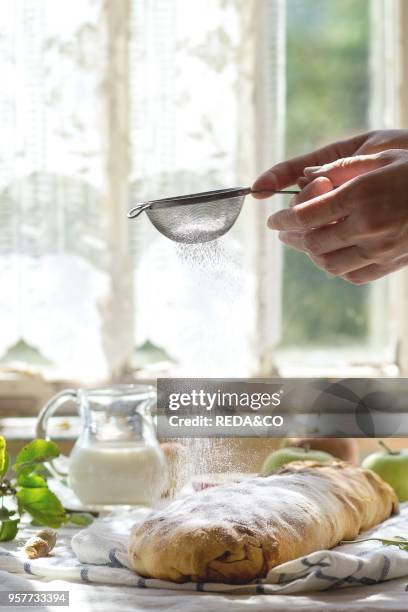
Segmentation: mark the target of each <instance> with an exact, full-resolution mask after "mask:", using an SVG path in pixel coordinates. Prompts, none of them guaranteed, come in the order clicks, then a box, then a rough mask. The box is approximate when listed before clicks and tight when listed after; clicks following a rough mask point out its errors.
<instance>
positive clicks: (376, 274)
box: [342, 257, 408, 285]
mask: <svg viewBox="0 0 408 612" xmlns="http://www.w3.org/2000/svg"><path fill="white" fill-rule="evenodd" d="M407 264H408V257H406V258H405V259H401V260H399V261H398V262H393V263H392V264H386V265H381V264H370V265H368V266H365V267H364V268H359V269H358V270H353V271H352V272H348V273H346V274H344V275H343V276H342V278H343V279H344V280H346V281H348V282H349V283H352V284H353V285H364V284H365V283H369V282H371V281H375V280H378V279H379V278H382V277H383V276H386V275H387V274H390V273H391V272H395V271H396V270H399V269H401V268H403V267H404V266H406V265H407Z"/></svg>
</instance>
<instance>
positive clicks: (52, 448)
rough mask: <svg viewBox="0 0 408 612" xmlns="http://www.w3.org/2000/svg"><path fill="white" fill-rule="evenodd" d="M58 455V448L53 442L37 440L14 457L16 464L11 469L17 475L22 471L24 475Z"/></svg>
mask: <svg viewBox="0 0 408 612" xmlns="http://www.w3.org/2000/svg"><path fill="white" fill-rule="evenodd" d="M59 454H60V451H59V448H58V446H57V444H55V442H52V441H51V440H43V439H41V438H37V439H36V440H33V441H32V442H29V443H28V444H26V445H25V446H24V447H23V448H22V449H21V451H20V452H19V453H18V455H17V457H16V462H15V464H14V465H13V469H14V470H15V471H16V472H17V473H19V472H20V471H21V470H24V472H25V473H30V472H32V471H33V470H34V469H35V468H36V467H37V465H38V464H39V463H44V461H50V460H51V459H55V457H58V456H59Z"/></svg>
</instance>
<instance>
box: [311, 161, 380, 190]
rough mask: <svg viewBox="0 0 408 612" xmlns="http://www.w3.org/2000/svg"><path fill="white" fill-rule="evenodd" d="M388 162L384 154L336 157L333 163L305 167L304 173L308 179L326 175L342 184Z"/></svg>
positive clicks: (334, 183) (335, 183) (337, 183)
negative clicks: (317, 166) (316, 166)
mask: <svg viewBox="0 0 408 612" xmlns="http://www.w3.org/2000/svg"><path fill="white" fill-rule="evenodd" d="M387 163H389V162H388V160H387V158H386V157H385V156H384V155H382V154H374V155H358V156H355V157H345V158H341V159H336V161H334V162H333V163H331V164H325V165H323V166H320V167H319V168H305V169H304V175H305V177H306V180H313V179H315V178H317V177H318V176H326V177H327V178H329V179H330V180H331V182H332V183H333V185H336V186H338V185H342V184H343V183H345V182H346V181H349V180H351V179H353V178H356V177H357V176H360V175H361V174H365V173H366V172H372V171H373V170H377V169H378V168H381V167H382V166H385V165H386V164H387Z"/></svg>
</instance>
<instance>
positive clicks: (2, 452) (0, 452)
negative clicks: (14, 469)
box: [0, 436, 6, 477]
mask: <svg viewBox="0 0 408 612" xmlns="http://www.w3.org/2000/svg"><path fill="white" fill-rule="evenodd" d="M5 465H6V440H5V439H4V438H3V436H0V477H2V476H3V475H4V474H3V472H4V466H5ZM4 473H5V472H4Z"/></svg>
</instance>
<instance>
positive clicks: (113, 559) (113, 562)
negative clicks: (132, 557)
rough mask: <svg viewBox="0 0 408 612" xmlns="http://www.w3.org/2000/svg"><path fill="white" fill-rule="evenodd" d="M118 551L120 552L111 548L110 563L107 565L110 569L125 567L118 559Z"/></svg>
mask: <svg viewBox="0 0 408 612" xmlns="http://www.w3.org/2000/svg"><path fill="white" fill-rule="evenodd" d="M117 550H118V549H117V548H111V549H110V551H109V555H108V557H109V563H107V564H106V565H108V566H109V567H125V566H124V565H123V563H121V562H120V561H119V559H118V558H117V556H116V551H117Z"/></svg>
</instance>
